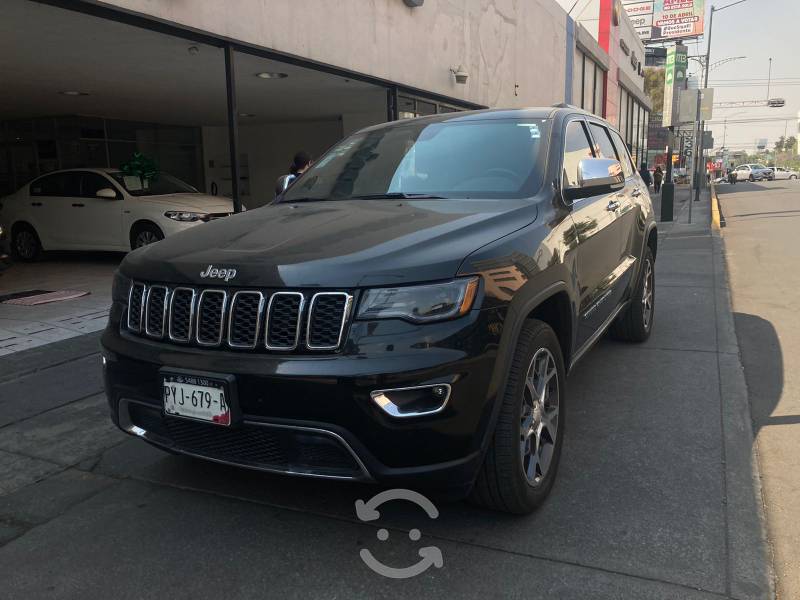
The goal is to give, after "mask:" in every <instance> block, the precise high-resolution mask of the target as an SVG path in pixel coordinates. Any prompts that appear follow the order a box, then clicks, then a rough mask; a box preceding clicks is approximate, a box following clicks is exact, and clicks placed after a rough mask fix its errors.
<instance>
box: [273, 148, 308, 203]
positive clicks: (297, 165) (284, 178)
mask: <svg viewBox="0 0 800 600" xmlns="http://www.w3.org/2000/svg"><path fill="white" fill-rule="evenodd" d="M313 163H314V161H313V160H312V158H311V156H309V155H308V153H307V152H304V151H302V150H301V151H300V152H298V153H297V154H295V155H294V158H293V159H292V164H291V165H289V174H288V175H281V176H280V177H278V181H277V182H276V184H275V195H276V196H279V195H280V194H282V193H283V192H285V191H286V190H287V189H289V186H290V185H292V184H293V183H294V181H295V180H296V179H297V178H298V177H300V175H302V174H303V173H305V172H306V171H307V170H308V167H310V166H311V165H312V164H313Z"/></svg>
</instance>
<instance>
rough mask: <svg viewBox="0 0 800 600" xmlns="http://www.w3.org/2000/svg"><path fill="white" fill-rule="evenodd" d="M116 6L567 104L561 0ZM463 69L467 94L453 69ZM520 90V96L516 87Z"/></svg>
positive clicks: (348, 63) (448, 86)
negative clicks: (417, 4) (414, 4)
mask: <svg viewBox="0 0 800 600" xmlns="http://www.w3.org/2000/svg"><path fill="white" fill-rule="evenodd" d="M105 4H107V5H116V6H118V7H120V8H123V9H126V10H129V11H133V12H137V13H142V14H146V15H151V16H153V17H156V18H158V19H163V20H167V21H173V22H177V23H180V24H182V25H185V26H188V27H192V28H195V29H198V30H201V31H207V32H211V33H214V34H218V35H221V36H226V37H229V38H231V39H235V40H240V41H243V42H247V43H250V44H254V45H257V46H261V47H264V48H269V49H273V50H278V51H281V52H286V53H289V54H293V55H297V56H301V57H305V58H309V59H312V60H315V61H319V62H322V63H327V64H331V65H335V66H337V67H341V68H345V69H350V70H352V71H356V72H359V73H365V74H368V75H372V76H376V77H380V78H384V79H387V80H390V81H394V82H397V83H401V84H406V85H409V86H413V87H417V88H420V89H423V90H427V91H431V92H435V93H440V94H445V95H447V96H451V97H455V98H459V99H463V100H466V101H470V102H474V103H477V104H482V105H487V106H526V105H547V104H552V103H555V102H561V101H563V100H564V81H565V63H566V58H565V52H564V48H565V43H566V31H565V22H566V13H565V11H564V10H563V9H562V8H561V7H560V6H559V5H558V4H557V3H556V2H555V0H457V1H456V0H428V1H427V2H425V4H424V5H423V6H422V7H420V8H415V9H412V8H408V7H407V6H406V5H405V4H404V2H403V1H402V0H337V1H336V2H333V1H323V0H293V1H292V2H286V1H285V0H228V1H226V2H221V1H219V0H192V1H187V0H183V1H156V0H107V1H106V2H105ZM458 65H463V66H464V67H465V68H466V70H467V72H468V73H469V79H468V82H467V84H466V85H459V84H457V83H455V81H454V78H453V76H452V74H451V73H450V71H449V69H450V68H451V67H457V66H458ZM515 86H518V87H515Z"/></svg>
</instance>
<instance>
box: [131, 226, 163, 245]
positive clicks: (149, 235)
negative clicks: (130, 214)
mask: <svg viewBox="0 0 800 600" xmlns="http://www.w3.org/2000/svg"><path fill="white" fill-rule="evenodd" d="M157 241H158V237H157V236H156V234H155V233H153V232H152V231H150V230H147V229H145V230H144V231H140V232H139V233H137V234H136V240H135V243H134V247H136V248H141V247H142V246H147V245H149V244H154V243H156V242H157Z"/></svg>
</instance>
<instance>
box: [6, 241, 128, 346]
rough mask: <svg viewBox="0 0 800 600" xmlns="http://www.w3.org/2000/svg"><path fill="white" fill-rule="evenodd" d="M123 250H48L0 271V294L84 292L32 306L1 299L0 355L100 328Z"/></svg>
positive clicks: (104, 317) (109, 302)
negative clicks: (66, 251)
mask: <svg viewBox="0 0 800 600" xmlns="http://www.w3.org/2000/svg"><path fill="white" fill-rule="evenodd" d="M123 257H124V254H118V253H112V252H107V253H99V252H98V253H85V252H82V253H52V254H48V255H45V257H44V258H43V259H42V260H40V261H38V262H35V263H13V264H12V265H11V266H10V267H9V268H8V269H7V270H5V271H4V272H2V273H0V297H2V296H8V295H12V294H18V293H21V292H29V291H33V290H42V291H48V292H57V291H66V290H71V291H79V292H85V293H86V295H83V296H80V297H78V298H72V299H70V300H63V301H58V302H50V303H47V304H39V305H34V306H24V305H16V304H9V303H7V302H3V301H0V356H3V355H7V354H12V353H14V352H19V351H21V350H27V349H29V348H34V347H36V346H43V345H45V344H49V343H51V342H55V341H59V340H64V339H67V338H71V337H75V336H78V335H82V334H85V333H90V332H92V331H99V330H101V329H103V327H105V324H106V319H107V317H108V309H109V306H110V305H111V281H112V277H113V274H114V270H115V269H116V268H117V266H118V265H119V263H120V261H121V260H122V258H123Z"/></svg>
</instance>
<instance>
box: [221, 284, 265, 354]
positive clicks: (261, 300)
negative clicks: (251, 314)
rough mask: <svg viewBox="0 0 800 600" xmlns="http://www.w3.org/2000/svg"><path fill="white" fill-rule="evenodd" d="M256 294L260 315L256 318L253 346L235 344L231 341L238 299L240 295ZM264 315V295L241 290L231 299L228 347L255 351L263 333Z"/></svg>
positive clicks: (253, 291)
mask: <svg viewBox="0 0 800 600" xmlns="http://www.w3.org/2000/svg"><path fill="white" fill-rule="evenodd" d="M245 294H250V295H253V294H255V295H256V296H258V315H257V316H256V333H255V335H254V336H253V343H252V344H235V343H233V340H232V339H231V334H232V333H233V314H234V310H235V309H236V299H237V298H238V297H239V295H245ZM263 313H264V294H262V293H261V292H259V291H256V290H239V291H238V292H236V293H235V294H234V295H233V296H232V297H231V305H230V308H229V309H228V346H230V347H231V348H242V349H246V350H253V349H255V347H256V346H258V338H259V335H258V334H259V331H261V320H262V315H263Z"/></svg>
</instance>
